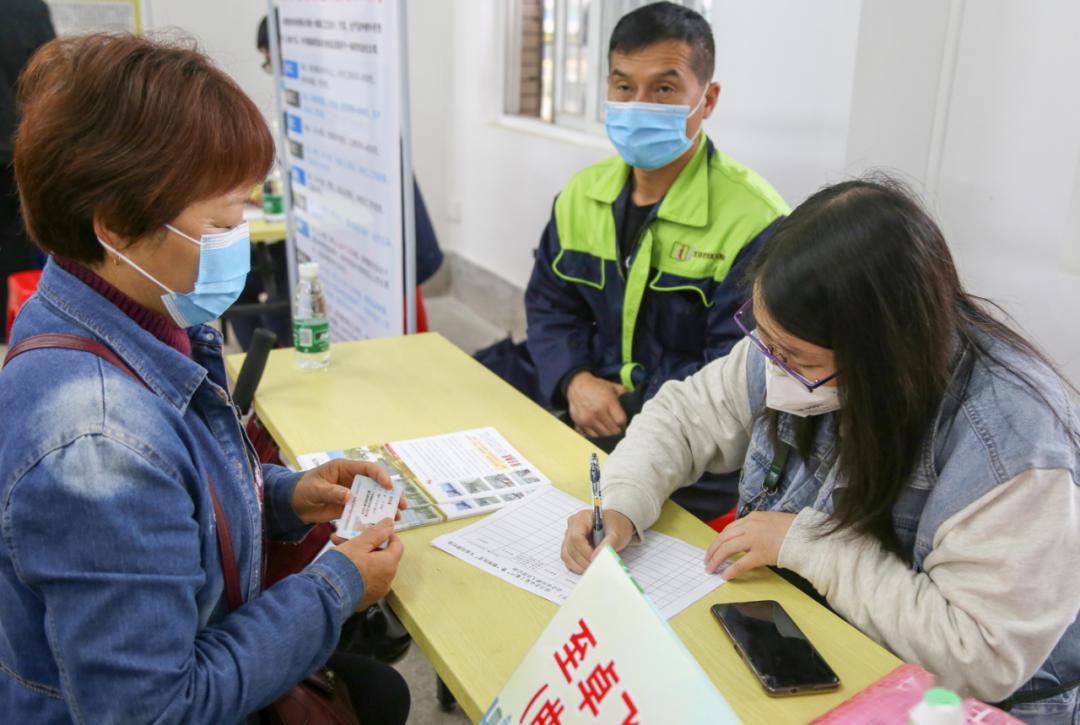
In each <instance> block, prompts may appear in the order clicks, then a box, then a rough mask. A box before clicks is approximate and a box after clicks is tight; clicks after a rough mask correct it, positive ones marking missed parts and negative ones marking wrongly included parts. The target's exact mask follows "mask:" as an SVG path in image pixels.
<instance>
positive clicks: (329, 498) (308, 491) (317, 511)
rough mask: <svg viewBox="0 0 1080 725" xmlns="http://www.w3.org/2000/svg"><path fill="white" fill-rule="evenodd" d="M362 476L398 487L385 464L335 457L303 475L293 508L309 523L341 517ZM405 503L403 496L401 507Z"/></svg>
mask: <svg viewBox="0 0 1080 725" xmlns="http://www.w3.org/2000/svg"><path fill="white" fill-rule="evenodd" d="M358 475H361V476H367V477H368V478H373V479H375V480H376V481H377V482H378V483H379V485H380V486H382V487H383V488H393V487H394V484H393V483H391V482H390V476H388V475H387V474H386V471H384V470H383V469H382V467H381V466H378V465H376V464H374V463H367V462H366V461H349V460H346V459H344V458H335V459H334V460H332V461H329V462H327V463H324V464H322V465H321V466H319V467H318V468H313V469H311V470H310V471H308V472H307V473H305V474H304V475H303V477H302V478H301V479H300V482H299V483H297V484H296V488H295V489H294V490H293V497H292V508H293V511H295V512H296V515H297V516H299V517H300V520H301V521H303V522H304V523H305V524H321V523H323V522H324V521H333V520H334V519H336V518H339V517H340V516H341V512H342V510H343V509H344V508H345V503H346V502H347V501H348V500H349V495H350V494H349V489H350V488H352V482H353V479H354V478H355V477H356V476H358ZM405 506H406V503H405V497H404V496H402V497H401V503H400V504H399V507H400V508H405Z"/></svg>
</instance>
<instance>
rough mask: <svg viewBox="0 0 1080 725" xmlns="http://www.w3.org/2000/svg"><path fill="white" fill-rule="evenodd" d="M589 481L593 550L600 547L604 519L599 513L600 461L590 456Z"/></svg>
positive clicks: (602, 538) (602, 537) (593, 455)
mask: <svg viewBox="0 0 1080 725" xmlns="http://www.w3.org/2000/svg"><path fill="white" fill-rule="evenodd" d="M589 479H590V480H591V481H592V511H593V531H592V545H593V548H595V547H597V546H600V542H601V541H603V540H604V517H603V515H602V514H601V513H600V503H601V501H600V459H599V458H597V457H596V454H595V453H594V454H592V460H590V461H589Z"/></svg>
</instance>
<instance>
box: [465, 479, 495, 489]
mask: <svg viewBox="0 0 1080 725" xmlns="http://www.w3.org/2000/svg"><path fill="white" fill-rule="evenodd" d="M461 487H462V488H464V489H465V490H466V491H468V492H469V493H487V492H488V491H490V490H491V487H490V486H488V485H487V484H486V483H484V481H483V480H482V479H479V478H471V479H468V480H465V481H462V482H461Z"/></svg>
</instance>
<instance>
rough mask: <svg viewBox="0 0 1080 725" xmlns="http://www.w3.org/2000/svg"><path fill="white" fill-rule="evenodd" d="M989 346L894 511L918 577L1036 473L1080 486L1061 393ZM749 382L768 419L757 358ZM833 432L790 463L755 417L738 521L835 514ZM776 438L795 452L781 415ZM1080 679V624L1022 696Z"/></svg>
mask: <svg viewBox="0 0 1080 725" xmlns="http://www.w3.org/2000/svg"><path fill="white" fill-rule="evenodd" d="M983 342H984V343H985V344H987V345H988V346H989V348H990V349H991V351H992V353H993V355H994V356H995V357H996V358H997V361H986V360H981V361H980V362H977V363H973V362H972V359H971V353H970V351H968V352H965V353H963V354H958V356H957V360H956V363H955V372H954V374H953V379H952V381H951V382H950V384H949V387H948V390H947V392H946V395H945V398H944V401H943V403H942V405H941V406H940V409H939V411H938V417H937V420H936V423H935V425H934V429H933V433H932V435H931V436H930V439H929V440H928V441H927V443H926V444H925V445H924V446H923V451H922V454H921V457H920V460H919V461H918V463H917V465H916V467H915V471H914V474H913V476H912V478H911V480H910V482H909V483H908V484H907V485H906V486H905V487H904V490H903V491H902V492H901V494H900V497H899V499H898V500H897V502H896V504H895V506H894V509H893V515H892V518H893V526H894V528H895V531H896V535H897V537H898V539H899V541H900V545H901V547H902V548H903V549H904V550H905V551H906V552H907V553H908V554H909V557H910V559H911V561H912V568H913V569H914V570H916V571H922V570H923V562H924V560H925V559H926V557H927V556H928V555H929V554H930V553H931V551H932V549H933V548H934V542H935V533H936V532H937V531H938V529H939V527H941V526H942V525H943V523H944V522H946V521H947V520H949V519H950V517H953V516H955V515H956V514H958V513H960V512H961V511H962V510H963V509H965V508H966V507H968V506H969V505H971V504H972V503H974V502H975V501H977V500H978V499H980V498H982V497H983V496H985V495H986V494H988V493H989V492H991V491H992V490H993V489H994V488H995V487H997V486H1001V485H1003V484H1005V483H1006V482H1008V481H1010V480H1011V479H1013V478H1014V477H1016V476H1018V475H1020V474H1023V473H1024V472H1026V471H1029V470H1032V469H1044V470H1065V471H1069V472H1070V473H1071V475H1072V480H1073V482H1074V484H1075V483H1076V482H1080V447H1078V445H1077V440H1078V434H1077V431H1078V430H1080V425H1078V421H1077V413H1076V409H1075V407H1073V405H1072V404H1071V403H1070V401H1069V397H1068V393H1067V392H1066V391H1065V390H1064V386H1062V385H1061V383H1060V381H1058V380H1056V379H1055V378H1054V376H1053V373H1052V372H1051V371H1050V370H1049V369H1048V368H1046V367H1045V366H1043V365H1041V364H1035V363H1034V362H1033V361H1032V360H1030V359H1028V358H1026V357H1024V356H1022V355H1021V354H1020V353H1017V352H1016V351H1015V350H1013V349H1011V348H1009V347H1008V346H1006V345H1004V344H1002V343H998V342H995V341H992V340H990V339H989V338H987V339H985V340H984V341H983ZM1001 363H1004V365H1005V366H1007V368H1008V369H1010V370H1017V371H1021V372H1023V373H1024V374H1026V375H1027V376H1028V377H1029V379H1030V381H1031V382H1032V384H1033V385H1034V386H1035V387H1036V389H1037V391H1038V392H1035V391H1033V390H1032V389H1030V388H1029V387H1028V386H1025V385H1023V384H1022V383H1020V382H1018V381H1017V380H1016V379H1015V378H1014V377H1013V376H1012V375H1011V374H1010V373H1007V372H1005V371H1003V370H1002V369H1000V368H999V365H1000V364H1001ZM746 375H747V385H748V392H749V402H750V409H751V411H763V410H764V402H765V365H764V357H763V356H762V355H760V354H757V353H756V351H755V352H752V353H751V354H750V355H749V357H748V360H747V365H746ZM1040 397H1041V398H1043V399H1042V400H1040V399H1039V398H1040ZM1033 398H1034V401H1035V402H1034V404H1033ZM1045 403H1049V404H1050V405H1046V404H1045ZM1062 423H1064V424H1065V425H1064V426H1063V425H1062ZM836 427H837V426H836V416H835V414H828V415H825V416H822V421H821V424H820V426H819V429H818V432H817V436H816V438H815V440H814V441H813V444H812V447H811V452H810V457H809V459H808V460H804V459H803V458H802V457H801V456H799V455H798V454H797V453H794V452H793V453H792V454H791V455H789V456H787V457H786V459H785V458H784V456H783V455H781V456H779V457H778V456H777V448H778V446H774V444H773V441H772V435H771V433H770V430H769V428H770V426H769V423H768V421H767V418H766V417H764V416H760V415H759V416H758V417H757V418H756V420H755V423H754V425H753V430H752V432H751V435H750V445H749V449H748V450H747V453H746V459H745V463H744V465H743V469H742V480H741V482H740V489H739V502H740V503H739V515H740V516H745V515H746V514H748V513H750V512H751V511H752V510H765V511H784V512H791V513H797V512H799V511H802V510H803V509H805V508H807V507H809V508H813V509H816V510H817V511H821V512H823V513H826V514H828V513H832V512H833V510H834V495H836V494H837V492H838V491H840V490H842V489H843V487H844V486H845V482H844V481H843V480H841V479H840V477H839V476H838V475H837V467H836V465H835V464H836V460H837V454H838V450H837V442H838V440H837V431H836ZM777 438H778V439H779V441H780V442H782V443H784V444H786V445H787V446H788V447H789V449H790V450H793V451H794V450H795V449H796V448H797V446H796V443H795V434H794V428H793V418H792V416H790V415H788V414H779V416H778V420H777ZM781 462H782V463H781ZM774 463H775V464H776V465H777V467H778V468H780V467H781V465H782V469H781V471H780V477H779V479H777V481H776V484H775V485H770V486H767V485H766V483H765V482H766V479H767V477H768V475H769V470H770V467H772V466H773V465H774ZM1037 523H1038V522H1035V521H1032V522H1017V523H1016V529H1015V530H1013V531H1002V532H1001V536H1002V538H1003V540H1007V537H1009V536H1020V535H1023V527H1024V526H1030V525H1033V524H1034V525H1037ZM1049 585H1050V583H1049V582H1046V581H1042V583H1041V584H1040V583H1039V580H1038V578H1037V577H1035V578H1033V579H1032V583H1031V586H1033V587H1034V586H1049ZM1033 614H1035V613H1033ZM939 674H941V673H939ZM1077 679H1080V620H1076V621H1073V623H1072V624H1071V625H1070V626H1069V627H1068V628H1067V629H1066V630H1065V633H1064V634H1063V635H1062V637H1061V639H1060V640H1059V641H1058V644H1057V646H1056V647H1054V649H1053V650H1052V651H1051V653H1050V656H1049V658H1048V659H1047V660H1046V662H1045V663H1044V664H1043V665H1042V667H1040V668H1039V670H1038V671H1037V672H1036V673H1035V675H1034V677H1032V678H1031V680H1030V681H1028V682H1027V683H1026V684H1024V685H1023V686H1022V687H1021V688H1020V690H1019V691H1018V693H1017V694H1018V695H1023V694H1025V693H1028V692H1032V691H1037V690H1050V689H1053V688H1057V687H1058V686H1061V685H1065V684H1068V683H1071V682H1073V681H1075V680H1077ZM1076 713H1080V705H1078V694H1077V690H1076V689H1075V688H1073V689H1070V690H1068V691H1067V692H1064V693H1060V694H1054V695H1052V696H1050V697H1044V698H1042V699H1040V700H1039V701H1037V702H1032V703H1028V704H1021V705H1018V706H1016V707H1015V708H1014V709H1013V710H1012V714H1014V715H1015V716H1016V717H1019V718H1021V719H1023V720H1024V721H1025V722H1039V723H1042V722H1072V721H1073V718H1074V717H1075V716H1076Z"/></svg>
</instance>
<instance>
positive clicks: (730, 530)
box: [705, 511, 795, 580]
mask: <svg viewBox="0 0 1080 725" xmlns="http://www.w3.org/2000/svg"><path fill="white" fill-rule="evenodd" d="M794 520H795V514H786V513H777V512H772V511H755V512H754V513H752V514H750V515H749V516H744V517H743V518H741V519H736V520H735V521H733V522H731V523H730V524H728V525H727V528H725V529H724V530H723V531H722V532H720V535H719V536H717V537H716V538H715V539H714V540H713V542H712V544H710V545H709V550H708V551H706V552H705V570H706V571H708V572H709V573H710V574H711V573H713V572H715V571H716V570H717V569H719V568H720V565H721V564H723V563H724V562H725V561H727V560H728V559H730V558H731V557H732V555H734V554H738V553H740V552H742V553H743V556H742V557H741V558H740V559H739V560H738V561H735V562H733V563H732V564H731V566H729V567H728V569H727V571H725V572H724V578H725V579H729V580H730V579H734V578H735V577H737V576H739V575H740V574H742V573H743V572H747V571H750V570H751V569H756V568H758V567H759V566H775V565H776V561H777V558H778V557H779V556H780V547H781V546H783V545H784V538H785V537H786V536H787V532H788V529H790V528H791V523H792V522H793V521H794Z"/></svg>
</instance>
